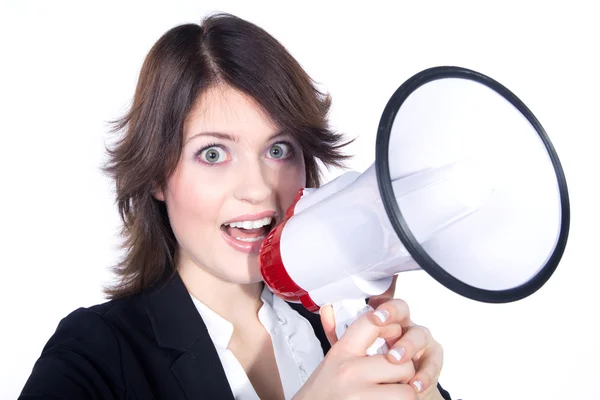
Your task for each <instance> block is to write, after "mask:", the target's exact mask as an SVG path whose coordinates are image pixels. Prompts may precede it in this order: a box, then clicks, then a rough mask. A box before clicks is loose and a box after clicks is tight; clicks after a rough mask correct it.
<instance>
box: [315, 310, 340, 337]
mask: <svg viewBox="0 0 600 400" xmlns="http://www.w3.org/2000/svg"><path fill="white" fill-rule="evenodd" d="M319 314H320V315H321V324H322V325H323V330H324V331H325V336H327V340H329V343H330V344H331V345H332V346H333V344H334V343H335V342H337V341H338V338H337V335H336V333H335V316H334V314H333V307H332V306H331V305H330V304H326V305H324V306H323V307H321V309H320V310H319Z"/></svg>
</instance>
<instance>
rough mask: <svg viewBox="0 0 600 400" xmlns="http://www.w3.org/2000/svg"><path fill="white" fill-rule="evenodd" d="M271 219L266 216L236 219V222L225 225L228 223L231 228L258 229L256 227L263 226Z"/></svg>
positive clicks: (271, 219)
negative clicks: (254, 219) (252, 219)
mask: <svg viewBox="0 0 600 400" xmlns="http://www.w3.org/2000/svg"><path fill="white" fill-rule="evenodd" d="M271 221H273V218H272V217H266V218H263V219H259V220H256V221H236V222H230V223H228V224H225V225H229V226H231V227H232V228H243V229H258V228H262V227H263V226H266V225H269V224H270V223H271Z"/></svg>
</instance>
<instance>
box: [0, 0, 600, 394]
mask: <svg viewBox="0 0 600 400" xmlns="http://www.w3.org/2000/svg"><path fill="white" fill-rule="evenodd" d="M329 3H333V2H324V1H303V2H294V3H293V4H288V3H285V2H275V1H273V2H258V1H249V2H246V1H239V2H234V1H224V0H218V1H206V0H205V1H187V2H184V1H180V2H171V1H169V2H167V1H164V2H161V3H158V2H149V1H137V2H120V1H119V2H117V1H104V2H97V3H96V4H97V5H88V4H89V3H88V2H75V1H73V2H65V1H24V0H19V1H17V0H15V1H12V2H3V3H2V6H1V8H0V57H1V60H0V61H1V62H0V117H1V118H0V135H1V136H0V178H1V182H2V186H1V190H2V195H1V196H0V202H1V203H0V209H1V210H2V217H1V221H2V222H1V223H0V226H1V230H0V232H1V235H2V237H1V241H0V243H1V244H0V251H1V253H0V254H1V261H0V263H1V266H2V274H1V281H0V282H1V290H0V321H1V327H0V346H1V354H0V398H2V399H9V398H16V397H17V395H18V393H19V392H20V390H21V388H22V386H23V384H24V383H25V380H26V378H27V376H28V374H29V373H30V371H31V368H32V366H33V363H34V361H35V360H36V358H37V357H38V356H39V354H40V351H41V349H42V347H43V345H44V343H45V342H46V341H47V339H48V338H49V336H50V335H51V334H52V333H53V331H54V329H55V328H56V325H57V324H58V322H59V320H60V319H61V318H62V317H64V316H65V315H66V314H68V313H69V312H70V311H72V310H73V309H75V308H77V307H80V306H89V305H92V304H96V303H98V302H102V301H104V299H103V296H102V293H101V288H102V285H103V284H106V283H108V282H109V281H110V279H111V275H110V273H109V267H110V266H111V265H112V264H113V263H114V262H115V261H116V259H117V256H118V253H117V251H116V245H117V244H118V237H117V230H118V223H119V220H118V218H117V213H116V210H115V208H114V205H113V196H112V188H111V186H110V182H109V181H108V180H107V179H106V178H105V177H104V176H103V175H102V174H101V173H100V171H99V167H100V165H101V163H102V161H103V160H104V144H105V141H106V140H107V130H108V125H107V123H106V122H107V121H109V120H111V119H114V118H116V117H118V116H119V115H120V114H121V113H122V112H123V111H124V110H125V108H126V106H127V105H128V104H129V101H130V99H131V97H132V94H133V90H134V86H135V83H136V78H137V74H138V72H139V68H140V65H141V63H142V61H143V58H144V56H145V55H146V52H147V51H148V50H149V48H150V46H151V45H152V44H153V43H154V41H155V40H156V39H158V37H159V36H160V35H162V34H163V33H164V32H165V31H166V30H167V29H169V28H171V27H172V26H174V25H176V24H179V23H183V22H195V21H198V20H199V19H200V18H201V17H202V16H203V15H204V14H205V13H207V12H210V11H229V12H232V13H235V14H237V15H239V16H241V17H243V18H247V19H249V20H251V21H252V22H255V23H257V24H258V25H260V26H262V27H263V28H265V29H266V30H268V31H269V32H270V33H271V34H273V35H274V36H275V37H276V38H277V39H279V40H280V41H281V42H282V43H283V44H284V45H285V46H286V47H287V48H288V49H289V50H290V51H291V52H292V54H293V55H294V56H295V57H296V58H297V59H298V60H299V61H300V63H301V64H302V65H303V66H304V67H305V68H306V69H307V71H308V72H309V74H311V75H312V76H313V77H314V78H315V79H316V80H317V81H318V82H319V84H320V86H321V87H322V88H323V89H325V90H328V91H329V92H330V93H331V94H332V96H333V100H334V102H333V109H332V114H331V118H332V123H333V125H334V127H335V128H337V129H338V130H340V131H343V132H346V133H347V134H348V135H349V136H350V137H358V139H357V141H356V143H355V144H354V145H352V146H351V147H350V148H348V152H349V153H352V154H355V155H356V157H355V158H354V160H353V161H352V162H351V163H350V164H349V167H350V168H352V169H356V170H359V171H362V170H364V169H365V168H366V167H367V166H368V165H370V164H371V163H372V161H373V157H374V143H375V137H376V130H377V124H378V122H379V117H380V116H381V112H382V110H383V107H384V105H385V103H386V102H387V100H388V98H389V96H390V95H391V94H392V93H393V91H394V90H395V89H396V88H397V87H398V86H399V85H400V84H401V83H402V82H404V80H406V79H407V78H409V77H410V76H411V75H413V74H414V73H417V72H418V71H420V70H422V69H424V68H428V67H431V66H435V65H459V66H463V67H467V68H471V69H475V70H478V71H480V72H483V73H485V74H487V75H489V76H491V77H493V78H494V79H496V80H499V81H500V82H501V83H503V84H504V85H505V86H507V87H508V88H509V89H511V90H512V91H513V92H515V93H516V94H517V95H518V96H519V97H520V98H521V99H522V100H523V101H524V102H525V104H527V105H528V106H529V108H530V109H531V110H532V111H533V112H534V114H535V115H536V116H537V117H538V119H539V120H540V121H541V123H542V124H543V126H544V127H545V129H546V130H547V132H548V134H549V136H550V137H551V139H552V141H553V143H554V145H555V147H556V149H557V152H558V154H559V156H560V159H561V161H562V163H563V167H564V170H565V173H566V176H567V180H568V184H569V190H570V196H571V206H572V208H571V211H572V222H571V234H570V237H569V242H568V246H567V251H566V252H565V255H564V257H563V260H562V262H561V264H560V266H559V268H558V269H557V271H556V273H555V274H554V276H553V277H552V278H551V280H550V281H549V282H548V284H547V285H545V286H544V287H543V288H542V289H541V290H540V291H538V292H537V293H535V294H534V295H533V296H531V297H529V298H527V299H525V300H522V301H519V302H516V303H511V304H505V305H489V304H481V303H477V302H474V301H470V300H467V299H463V298H460V297H459V296H458V295H455V294H453V293H451V292H450V291H448V290H446V289H445V288H443V287H441V286H440V285H439V284H437V283H436V282H435V281H433V279H431V278H429V277H428V276H427V275H426V274H425V273H424V272H416V273H415V272H411V273H406V274H404V275H401V276H400V279H399V282H398V291H397V296H398V297H401V298H404V299H406V300H407V301H408V303H409V305H410V306H411V309H412V312H413V317H414V319H415V320H416V322H418V323H421V324H424V325H426V326H428V327H429V328H430V329H431V330H432V333H433V334H434V336H435V337H436V338H437V339H438V340H439V341H440V342H441V343H442V344H443V345H444V348H445V365H444V369H443V372H442V376H441V380H440V381H441V383H442V384H443V385H444V386H445V387H447V389H449V390H450V391H451V393H452V394H453V396H454V398H462V399H469V400H471V399H472V400H482V399H486V400H496V399H497V400H506V399H600V385H598V374H599V373H600V367H599V366H598V359H600V345H599V344H598V343H599V341H598V338H599V337H600V328H598V326H599V324H598V322H599V321H598V320H599V317H598V315H599V313H598V310H597V308H598V305H599V304H600V301H599V300H600V294H599V292H600V290H598V288H597V282H598V280H599V278H600V274H599V272H598V270H599V267H600V262H599V261H598V258H597V248H598V245H599V244H598V239H599V238H600V237H599V236H600V235H598V230H597V229H598V226H599V222H600V221H599V218H598V211H597V210H598V195H597V193H598V186H597V185H598V183H597V182H598V176H597V175H598V172H599V161H598V158H599V157H598V155H597V154H598V150H597V149H598V145H599V144H600V141H599V139H598V134H599V133H600V132H599V129H598V115H600V101H599V98H600V95H599V93H600V84H599V78H598V76H599V74H600V63H599V61H598V49H599V40H600V24H598V17H599V16H600V15H599V13H598V11H595V10H596V9H597V6H592V3H593V2H592V1H590V2H582V1H571V2H568V3H566V2H556V4H559V5H555V4H554V3H552V4H550V2H541V1H540V2H536V3H533V2H526V1H519V2H507V1H503V2H496V3H492V2H481V1H473V2H465V1H428V2H418V1H394V2H373V1H369V2H355V3H351V2H343V3H342V2H339V3H335V4H329ZM567 4H568V5H567ZM507 162H510V159H507ZM339 172H340V171H331V172H330V173H329V174H328V175H327V176H328V177H329V178H331V177H333V176H337V175H338V174H339ZM507 251H510V249H507Z"/></svg>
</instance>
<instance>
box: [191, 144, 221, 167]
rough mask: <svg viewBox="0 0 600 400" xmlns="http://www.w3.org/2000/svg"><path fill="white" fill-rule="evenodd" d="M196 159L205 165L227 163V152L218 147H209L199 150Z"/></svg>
mask: <svg viewBox="0 0 600 400" xmlns="http://www.w3.org/2000/svg"><path fill="white" fill-rule="evenodd" d="M198 158H200V161H202V162H205V163H207V164H217V163H221V162H224V161H227V152H225V150H223V149H222V148H221V147H219V146H211V147H207V148H205V149H203V150H201V151H200V154H199V155H198Z"/></svg>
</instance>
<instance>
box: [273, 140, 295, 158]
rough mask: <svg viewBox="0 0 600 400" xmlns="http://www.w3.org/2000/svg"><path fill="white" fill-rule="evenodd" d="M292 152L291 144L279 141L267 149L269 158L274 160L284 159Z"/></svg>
mask: <svg viewBox="0 0 600 400" xmlns="http://www.w3.org/2000/svg"><path fill="white" fill-rule="evenodd" d="M291 153H292V146H291V145H290V144H289V143H284V142H279V143H275V144H274V145H273V146H271V148H270V149H269V158H274V159H276V160H282V159H286V158H288V157H289V156H290V154H291Z"/></svg>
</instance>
